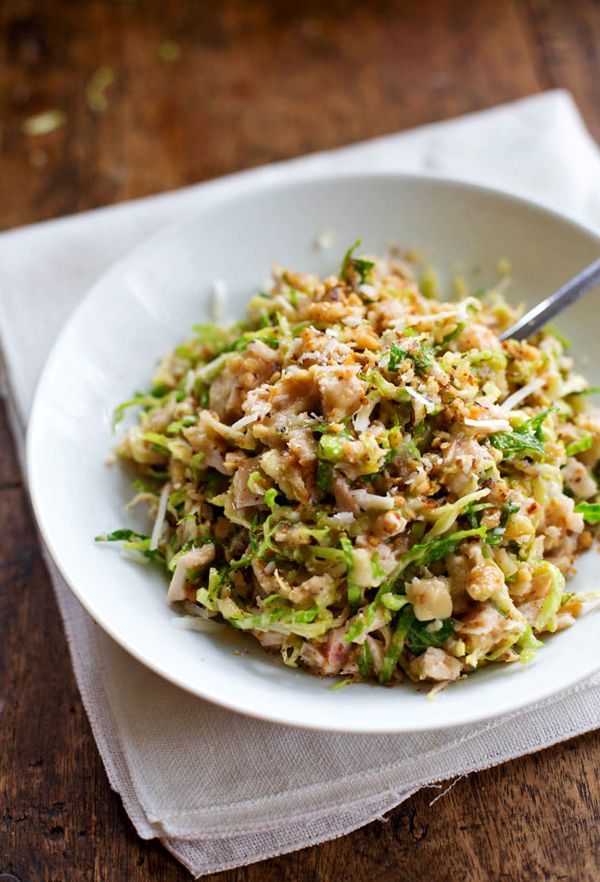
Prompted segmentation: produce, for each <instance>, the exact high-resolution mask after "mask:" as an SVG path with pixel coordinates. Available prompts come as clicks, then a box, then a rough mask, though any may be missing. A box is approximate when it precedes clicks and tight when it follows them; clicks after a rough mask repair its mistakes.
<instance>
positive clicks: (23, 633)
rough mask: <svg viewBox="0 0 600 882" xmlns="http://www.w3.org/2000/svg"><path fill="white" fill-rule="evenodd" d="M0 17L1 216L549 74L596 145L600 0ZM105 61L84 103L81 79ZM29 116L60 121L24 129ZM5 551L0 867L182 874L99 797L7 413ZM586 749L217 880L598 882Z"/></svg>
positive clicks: (151, 182)
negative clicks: (40, 130)
mask: <svg viewBox="0 0 600 882" xmlns="http://www.w3.org/2000/svg"><path fill="white" fill-rule="evenodd" d="M0 28H1V32H2V36H3V40H2V48H1V53H2V54H1V58H0V96H1V97H0V100H1V101H2V112H1V114H0V127H1V128H0V144H1V147H0V150H1V152H0V192H1V199H0V224H1V225H2V227H3V228H10V227H13V226H16V225H19V224H25V223H28V222H31V221H37V220H41V219H43V218H50V217H54V216H57V215H61V214H64V213H68V212H74V211H80V210H83V209H87V208H92V207H94V206H97V205H105V204H107V203H111V202H115V201H118V200H122V199H129V198H132V197H136V196H143V195H145V194H148V193H153V192H156V191H159V190H163V189H168V188H171V187H178V186H181V185H184V184H188V183H191V182H194V181H198V180H202V179H204V178H210V177H213V176H215V175H221V174H224V173H226V172H230V171H234V170H236V169H240V168H244V167H249V166H253V165H258V164H260V163H264V162H268V161H270V160H275V159H283V158H286V157H290V156H294V155H298V154H301V153H304V152H306V151H310V150H315V149H321V148H327V147H335V146H337V145H340V144H345V143H348V142H351V141H356V140H359V139H363V138H368V137H371V136H374V135H380V134H384V133H387V132H393V131H396V130H398V129H403V128H407V127H410V126H415V125H418V124H421V123H426V122H431V121H433V120H440V119H444V118H447V117H452V116H455V115H457V114H461V113H465V112H467V111H473V110H479V109H481V108H484V107H489V106H492V105H494V104H497V103H500V102H503V101H509V100H512V99H515V98H519V97H521V96H524V95H528V94H531V93H533V92H537V91H540V90H543V89H548V88H551V87H554V86H563V87H565V88H568V89H570V90H571V91H572V92H573V94H574V96H575V98H576V100H577V102H578V104H579V107H580V108H581V110H582V112H583V114H584V116H585V118H586V121H587V123H588V125H589V127H590V129H591V130H592V132H593V133H595V135H596V137H598V138H600V58H599V47H600V3H599V2H597V0H571V2H566V0H565V2H562V0H556V2H551V0H470V2H469V0H356V2H352V0H330V2H328V0H305V2H303V3H298V2H295V0H280V2H278V0H218V2H214V0H213V2H211V0H196V2H193V0H189V2H185V0H112V2H111V0H39V2H34V0H2V2H0ZM175 55H178V57H177V58H173V56H175ZM168 59H171V60H168ZM103 67H108V68H110V69H111V71H112V72H113V74H114V82H113V83H112V85H110V86H109V87H108V88H107V90H106V93H105V96H106V101H107V106H106V109H105V110H104V112H98V111H97V110H96V111H94V110H92V109H91V108H90V106H89V102H87V101H86V84H87V83H88V82H89V79H90V77H91V76H92V75H93V74H94V72H95V71H97V70H98V69H99V68H103ZM92 98H93V96H92ZM92 104H95V101H94V100H92ZM46 110H59V111H62V112H64V114H65V115H66V123H65V125H64V126H63V127H62V128H60V129H58V130H56V131H54V132H50V133H48V134H45V135H39V136H37V137H35V136H27V135H25V134H24V133H23V131H22V126H23V123H24V121H25V120H26V119H28V118H29V117H30V116H31V115H32V114H36V113H38V112H41V111H46ZM0 559H1V560H2V566H1V567H0V678H1V680H0V882H6V880H9V879H12V880H20V882H42V880H43V882H102V880H106V882H142V880H143V882H174V880H185V879H186V878H189V877H188V875H187V873H186V872H185V871H184V870H183V869H182V868H181V867H180V865H179V864H177V862H176V861H175V860H173V859H172V858H171V857H170V856H169V855H168V854H167V853H166V852H165V851H163V849H162V848H161V846H160V845H158V844H156V843H146V842H142V841H141V840H139V839H138V838H137V836H136V834H135V832H134V831H133V829H132V827H131V825H130V823H129V821H128V819H127V816H126V815H125V812H124V811H123V809H122V807H121V804H120V801H119V799H118V797H116V796H115V795H114V794H113V793H112V792H111V791H110V788H109V786H108V782H107V780H106V776H105V774H104V770H103V768H102V765H101V762H100V760H99V757H98V754H97V752H96V748H95V745H94V742H93V739H92V736H91V734H90V729H89V726H88V723H87V719H86V717H85V713H84V711H83V708H82V705H81V701H80V698H79V695H78V692H77V689H76V686H75V682H74V680H73V675H72V673H71V667H70V663H69V657H68V653H67V647H66V645H65V640H64V636H63V632H62V628H61V625H60V622H59V617H58V612H57V609H56V606H55V603H54V600H53V597H52V592H51V590H50V586H49V584H48V576H47V573H46V571H45V569H44V565H43V563H42V560H41V558H40V553H39V549H38V545H37V541H36V537H35V533H34V529H33V525H32V521H31V514H30V512H29V508H28V505H27V499H26V496H25V492H24V489H23V484H22V481H21V479H20V477H19V474H18V471H17V466H16V463H15V457H14V451H13V446H12V443H11V440H10V437H9V434H8V429H7V425H6V417H5V414H4V412H3V411H1V409H0ZM599 766H600V744H599V742H598V738H597V736H596V735H595V734H591V735H587V736H585V737H582V738H578V739H576V740H574V741H571V742H569V743H567V744H565V745H561V746H559V747H556V748H554V749H552V750H547V751H545V752H544V753H541V754H536V755H534V756H531V757H525V758H523V759H521V760H518V761H515V762H512V763H508V764H506V765H504V766H501V767H499V768H496V769H491V770H489V771H486V772H482V773H480V774H474V775H471V776H470V777H469V778H466V779H463V780H461V781H459V782H458V783H457V784H456V786H455V787H453V789H452V790H450V791H449V792H448V793H447V795H445V796H444V797H443V798H442V799H440V800H439V801H437V802H436V803H435V804H434V805H430V803H431V800H432V799H433V797H434V796H435V795H437V791H434V790H426V791H423V792H421V793H419V794H417V795H416V796H414V797H413V798H412V799H410V800H408V801H407V802H406V803H404V804H403V805H402V806H401V807H400V808H399V809H397V810H396V811H395V812H392V814H391V815H390V817H389V818H388V820H387V822H385V823H381V822H376V823H373V824H371V825H369V826H368V827H366V828H364V829H363V830H360V831H358V832H356V833H354V834H352V835H350V836H347V837H345V838H343V839H340V840H338V841H336V842H330V843H327V844H325V845H322V846H318V847H314V848H310V849H306V850H304V851H302V852H299V853H296V854H292V855H288V856H285V857H282V858H279V859H277V860H272V861H268V862H265V863H262V864H257V865H255V866H253V867H249V868H246V869H240V870H238V871H231V872H228V873H222V874H219V875H218V876H214V877H211V878H212V880H214V882H242V880H243V882H270V880H272V882H283V880H297V882H305V880H306V882H308V880H321V882H333V880H338V879H349V880H352V879H359V878H360V879H369V880H372V882H379V880H386V882H389V880H402V882H417V880H421V879H428V880H430V882H445V880H448V882H450V880H456V879H461V880H465V882H471V880H483V882H485V880H490V882H491V880H502V879H507V880H508V879H510V880H519V882H521V880H525V882H538V880H540V882H542V880H545V882H548V880H576V882H585V880H590V882H592V880H593V882H597V880H598V879H599V878H600V831H599V828H598V822H599V820H600V780H599V773H598V768H599Z"/></svg>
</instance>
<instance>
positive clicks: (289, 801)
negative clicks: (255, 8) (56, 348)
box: [0, 91, 600, 876]
mask: <svg viewBox="0 0 600 882" xmlns="http://www.w3.org/2000/svg"><path fill="white" fill-rule="evenodd" d="M332 168H335V169H336V170H340V169H342V168H345V169H347V170H363V171H365V170H380V171H381V170H397V171H413V172H417V171H426V172H430V173H441V174H445V175H450V176H453V177H458V178H463V179H467V180H470V181H477V182H480V183H486V184H491V185H494V186H498V187H501V188H503V189H506V190H510V191H512V192H515V193H518V194H520V195H525V196H530V197H533V198H535V199H537V200H538V201H540V202H544V203H546V204H547V205H549V206H550V207H553V208H558V209H559V210H562V211H563V212H566V213H568V214H570V215H571V216H573V217H575V218H577V219H579V220H582V221H585V222H587V223H588V224H591V225H593V226H596V227H598V228H600V152H599V151H598V148H597V147H596V145H595V143H594V142H593V140H592V139H591V137H590V135H589V133H588V132H587V130H586V129H585V126H584V125H583V122H582V120H581V117H580V116H579V113H578V111H577V108H576V106H575V104H574V102H573V100H572V98H571V97H570V95H569V94H568V93H566V92H562V91H553V92H548V93H546V94H544V95H540V96H536V97H533V98H528V99H525V100H523V101H520V102H517V103H515V104H511V105H507V106H504V107H500V108H497V109H494V110H490V111H485V112H483V113H478V114H473V115H470V116H467V117H463V118H461V119H458V120H453V121H451V122H446V123H440V124H435V125H431V126H426V127H424V128H421V129H418V130H415V131H412V132H406V133H403V134H398V135H391V136H388V137H385V138H379V139H377V140H375V141H370V142H367V143H363V144H358V145H355V146H352V147H347V148H344V149H341V150H336V151H332V152H330V153H322V154H315V155H313V156H310V157H305V158H302V159H298V160H293V161H291V162H287V163H281V164H279V165H274V166H267V167H265V168H262V169H257V170H253V171H250V172H244V173H240V174H238V175H233V176H230V177H228V178H225V179H222V180H220V181H215V182H211V183H209V184H201V185H197V186H194V187H189V188H187V189H184V190H180V191H177V192H174V193H169V194H164V195H160V196H155V197H150V198H147V199H144V200H139V201H136V202H131V203H125V204H123V205H120V206H116V207H111V208H106V209H101V210H98V211H93V212H87V213H85V214H80V215H77V216H74V217H69V218H65V219H62V220H58V221H50V222H46V223H43V224H37V225H34V226H30V227H27V228H23V229H19V230H15V231H11V232H8V233H4V234H2V235H1V236H0V346H1V348H2V351H3V356H4V362H5V374H6V376H5V381H6V388H7V392H8V401H9V407H10V408H11V411H12V418H13V424H14V431H15V437H16V439H17V442H18V444H19V445H20V448H21V450H22V441H23V433H24V427H25V425H26V423H27V416H28V413H29V409H30V406H31V401H32V395H33V391H34V387H35V383H36V380H37V377H38V375H39V373H40V370H41V368H42V365H43V362H44V359H45V356H46V354H47V352H48V350H49V348H50V347H51V345H52V343H53V341H54V339H55V336H56V334H57V332H58V330H59V329H60V327H61V326H62V325H63V323H64V321H65V319H66V318H67V317H68V315H69V313H70V312H71V311H72V309H73V308H74V307H75V306H76V304H77V303H78V301H79V300H80V299H81V297H82V296H83V295H84V293H85V291H86V289H88V288H89V287H90V285H91V284H92V283H93V282H94V281H95V280H96V278H97V277H98V276H99V275H100V273H102V272H103V271H104V270H105V269H107V267H108V266H109V265H110V264H111V263H113V262H114V261H115V260H116V259H117V258H119V257H121V256H122V255H123V254H125V253H126V252H127V251H129V250H130V249H131V248H132V247H134V246H135V245H137V244H138V243H139V242H140V241H142V240H143V239H145V238H146V237H147V236H148V235H150V234H151V233H153V232H155V231H156V230H158V229H159V228H161V227H162V226H164V225H165V224H167V223H169V222H171V221H173V220H176V219H179V218H180V217H181V216H182V214H184V213H186V212H189V211H191V210H193V209H194V208H195V207H196V206H198V205H200V204H201V203H202V200H203V199H204V198H205V194H206V193H207V192H209V191H214V190H216V189H217V190H223V191H235V190H240V189H243V188H244V187H245V186H246V183H247V182H249V181H255V180H256V178H262V179H264V180H265V181H269V182H270V181H273V180H281V179H286V180H289V179H290V178H292V177H293V178H298V177H301V176H303V175H306V174H311V173H313V172H316V171H319V172H323V171H327V170H328V169H332ZM49 566H50V572H51V576H52V581H53V584H54V587H55V590H56V596H57V599H58V603H59V606H60V610H61V614H62V617H63V621H64V624H65V630H66V633H67V638H68V641H69V646H70V648H71V654H72V659H73V666H74V669H75V675H76V677H77V681H78V684H79V688H80V691H81V695H82V698H83V702H84V704H85V707H86V710H87V713H88V716H89V718H90V722H91V726H92V730H93V733H94V737H95V739H96V742H97V744H98V748H99V750H100V753H101V755H102V759H103V761H104V765H105V767H106V771H107V773H108V777H109V779H110V783H111V786H112V787H113V788H114V789H115V790H116V791H117V792H118V793H119V794H120V795H121V798H122V800H123V803H124V805H125V808H126V810H127V812H128V814H129V816H130V818H131V820H132V822H133V824H134V825H135V827H136V830H137V831H138V833H139V835H140V836H142V837H144V838H152V837H159V838H160V839H161V840H162V842H163V843H164V844H165V845H166V847H167V848H169V849H170V850H171V851H172V852H173V854H174V855H175V856H176V857H177V858H178V859H179V860H180V861H181V862H182V863H183V864H184V865H185V866H186V867H188V868H189V870H190V871H191V872H192V873H193V874H195V875H196V876H201V875H203V874H205V873H211V872H216V871H218V870H222V869H226V868H229V867H234V866H239V865H243V864H248V863H251V862H253V861H258V860H261V859H263V858H267V857H272V856H274V855H278V854H282V853H285V852H289V851H293V850H295V849H298V848H302V847H304V846H307V845H312V844H315V843H317V842H322V841H324V840H327V839H332V838H334V837H336V836H340V835H342V834H344V833H347V832H349V831H351V830H353V829H356V828H357V827H360V826H361V825H363V824H365V823H367V822H369V821H371V820H373V819H374V818H377V817H380V816H381V815H382V814H383V813H384V812H386V811H388V810H389V809H391V808H392V807H393V806H395V805H397V804H398V803H399V802H401V801H402V800H403V799H405V798H406V797H407V796H409V795H410V794H411V793H413V792H414V791H415V790H417V789H418V788H420V787H422V786H424V785H425V784H428V783H432V782H435V781H440V780H443V779H447V778H450V777H453V776H456V775H462V774H465V773H468V772H470V771H473V770H475V769H481V768H485V767H487V766H491V765H494V764H497V763H500V762H503V761H505V760H507V759H509V758H512V757H515V756H519V755H522V754H525V753H530V752H533V751H535V750H539V749H541V748H543V747H547V746H549V745H550V744H555V743H556V742H559V741H561V740H564V739H566V738H570V737H572V736H574V735H577V734H579V733H582V732H585V731H588V730H589V729H592V728H596V727H598V726H600V675H598V676H595V677H594V678H592V679H591V680H588V681H587V682H585V683H583V684H580V685H579V686H577V687H575V688H574V689H572V690H570V691H569V692H568V693H563V694H562V695H561V696H560V697H555V698H553V699H551V700H548V701H546V702H544V703H542V704H539V705H537V706H535V707H532V708H529V709H526V710H523V711H520V712H519V713H517V714H513V715H511V716H509V717H504V718H501V719H498V720H495V721H492V722H487V723H484V724H481V725H477V726H471V727H461V728H456V729H453V730H446V731H444V732H439V733H428V734H415V735H408V736H406V735H403V736H394V735H385V736H373V735H371V736H361V735H335V734H322V733H315V732H309V731H305V730H300V729H288V728H285V727H281V726H276V725H272V724H270V723H263V722H261V721H258V720H253V719H249V718H246V717H242V716H240V715H237V714H234V713H232V712H230V711H227V710H224V709H222V708H218V707H216V706H214V705H211V704H209V703H207V702H204V701H201V700H200V699H197V698H194V697H191V696H190V695H188V694H186V693H184V692H182V691H181V690H179V689H178V688H176V687H175V686H172V685H170V684H168V683H166V682H165V681H163V680H162V679H160V678H159V677H157V676H156V675H155V674H153V673H151V672H150V671H148V670H146V669H145V668H144V667H142V666H141V665H140V664H139V663H137V662H136V661H135V660H134V659H132V658H131V657H129V656H128V655H127V654H126V653H125V652H124V651H123V650H122V649H120V648H119V647H118V646H117V645H116V644H114V643H113V642H112V641H111V640H110V638H108V637H107V636H106V635H105V634H104V633H103V632H102V631H100V629H99V628H98V627H97V626H96V625H95V624H94V622H93V621H92V619H91V618H90V617H89V615H88V614H87V613H86V612H85V611H84V610H83V609H82V608H81V606H80V605H79V603H78V602H77V600H76V599H75V598H74V597H73V595H72V594H71V593H70V591H69V590H68V588H67V587H66V585H65V584H64V582H63V581H62V580H61V578H60V576H59V574H58V572H57V571H56V569H55V567H54V566H53V564H52V563H51V562H50V561H49Z"/></svg>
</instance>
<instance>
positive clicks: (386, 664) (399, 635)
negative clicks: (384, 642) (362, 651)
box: [379, 606, 415, 683]
mask: <svg viewBox="0 0 600 882" xmlns="http://www.w3.org/2000/svg"><path fill="white" fill-rule="evenodd" d="M414 621H415V614H414V612H413V608H412V606H405V607H404V609H402V610H401V611H400V613H399V615H398V620H397V622H396V628H395V630H394V634H393V637H392V639H391V641H390V645H389V646H388V649H387V652H386V654H385V656H384V658H383V663H382V665H381V671H380V672H379V682H380V683H388V682H389V681H390V680H391V678H392V675H393V673H394V671H395V670H396V668H397V667H398V662H399V661H400V656H401V655H402V651H403V649H404V644H405V642H406V638H407V636H408V632H409V631H410V628H411V625H412V624H413V622H414Z"/></svg>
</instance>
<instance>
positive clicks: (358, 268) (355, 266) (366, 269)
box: [339, 239, 375, 285]
mask: <svg viewBox="0 0 600 882" xmlns="http://www.w3.org/2000/svg"><path fill="white" fill-rule="evenodd" d="M361 241H362V240H361V239H357V240H356V242H355V243H354V245H351V246H350V248H348V250H347V251H346V253H345V254H344V259H343V260H342V265H341V267H340V272H339V276H340V279H342V281H344V282H349V281H350V278H349V273H350V271H351V270H354V271H355V272H357V273H358V277H359V279H360V284H361V285H363V284H364V283H365V282H366V281H367V279H368V277H369V274H370V272H371V270H372V269H373V267H374V266H375V264H374V262H373V261H372V260H366V259H365V258H364V257H353V254H354V252H355V251H356V249H357V248H358V247H360V244H361Z"/></svg>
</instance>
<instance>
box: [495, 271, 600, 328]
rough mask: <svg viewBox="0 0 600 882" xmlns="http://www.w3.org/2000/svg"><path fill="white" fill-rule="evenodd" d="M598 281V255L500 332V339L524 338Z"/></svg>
mask: <svg viewBox="0 0 600 882" xmlns="http://www.w3.org/2000/svg"><path fill="white" fill-rule="evenodd" d="M598 283H600V257H599V258H597V260H595V261H594V262H593V263H590V265H589V266H587V267H586V268H585V269H584V270H582V271H581V272H580V273H578V274H577V275H576V276H573V278H572V279H570V280H569V281H568V282H566V283H565V284H564V285H563V286H562V287H561V288H559V289H558V291H555V292H554V294H551V295H550V296H549V297H546V299H545V300H542V302H541V303H538V304H537V305H536V306H534V307H533V308H532V309H530V310H529V311H528V312H526V313H525V315H524V316H522V317H521V318H520V319H519V321H518V322H515V324H514V325H511V327H510V328H507V330H506V331H503V332H502V333H501V334H500V339H501V340H509V339H510V338H512V339H513V340H526V339H527V337H531V335H532V334H535V333H536V331H539V330H540V329H541V328H543V327H544V325H545V324H547V323H548V322H549V321H550V319H553V318H554V316H556V315H558V314H559V312H562V311H563V309H566V307H567V306H570V305H571V304H572V303H575V302H576V301H577V300H579V298H580V297H581V296H582V295H583V294H585V293H586V292H587V291H589V290H590V288H593V287H594V285H597V284H598Z"/></svg>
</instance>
